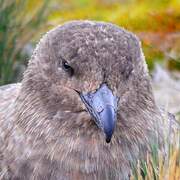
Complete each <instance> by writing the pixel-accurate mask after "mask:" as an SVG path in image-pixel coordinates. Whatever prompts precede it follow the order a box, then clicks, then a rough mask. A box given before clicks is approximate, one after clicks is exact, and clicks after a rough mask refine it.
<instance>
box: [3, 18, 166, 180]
mask: <svg viewBox="0 0 180 180" xmlns="http://www.w3.org/2000/svg"><path fill="white" fill-rule="evenodd" d="M103 82H105V83H106V84H107V85H108V87H109V88H110V89H111V90H112V92H113V95H115V96H117V97H119V98H120V99H119V101H118V105H117V107H118V108H117V122H116V126H115V129H114V133H113V135H112V138H111V142H110V143H106V141H105V138H104V133H103V132H102V129H100V128H99V127H98V126H97V125H96V123H95V122H94V120H93V118H92V116H91V115H90V114H89V113H88V112H87V110H86V108H85V105H84V103H83V102H82V100H81V99H80V97H79V95H78V93H77V92H84V93H86V92H94V91H95V90H97V89H98V88H99V86H100V85H101V84H102V83H103ZM161 119H162V118H161V114H160V111H159V110H158V108H157V106H156V104H155V101H154V96H153V93H152V88H151V82H150V77H149V74H148V71H147V67H146V63H145V60H144V56H143V53H142V50H141V45H140V42H139V40H138V39H137V37H136V36H135V35H133V34H132V33H130V32H128V31H126V30H124V29H121V28H119V27H117V26H115V25H112V24H109V23H102V22H92V21H73V22H69V23H66V24H65V25H63V26H59V27H57V28H55V29H53V30H51V31H50V32H48V33H47V34H46V35H45V36H44V37H43V38H42V39H41V41H40V43H39V44H38V46H37V48H36V49H35V51H34V53H33V55H32V58H31V60H30V61H29V64H28V68H27V70H26V72H25V74H24V78H23V81H22V83H21V84H14V85H6V86H2V87H1V88H0V179H13V180H14V179H20V180H21V179H22V180H23V179H24V180H28V179H37V180H41V179H42V180H45V179H47V180H50V179H52V180H55V179H58V180H61V179H62V180H66V179H67V180H70V179H128V177H129V175H130V173H131V172H130V164H131V162H135V161H136V160H137V159H138V158H140V157H144V155H145V154H146V153H147V152H148V151H150V144H152V143H158V144H161V143H162V141H163V133H164V132H163V129H162V128H161V127H162V126H161V122H162V120H161Z"/></svg>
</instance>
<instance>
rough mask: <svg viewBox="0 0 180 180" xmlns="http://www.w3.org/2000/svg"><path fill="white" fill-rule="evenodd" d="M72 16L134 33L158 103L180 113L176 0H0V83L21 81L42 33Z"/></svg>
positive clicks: (179, 20) (178, 3)
mask: <svg viewBox="0 0 180 180" xmlns="http://www.w3.org/2000/svg"><path fill="white" fill-rule="evenodd" d="M74 19H89V20H99V21H108V22H112V23H115V24H117V25H119V26H122V27H124V28H126V29H128V30H130V31H132V32H134V33H135V34H137V36H139V38H140V39H141V41H142V45H143V51H144V53H145V57H146V61H147V64H148V67H149V69H150V73H151V76H152V80H153V88H154V91H155V97H156V99H157V102H158V103H159V105H161V106H163V107H164V108H167V109H168V110H170V112H172V113H176V115H177V116H178V115H179V114H180V0H153V1H149V0H42V1H41V0H39V1H37V0H0V85H4V84H8V83H14V82H19V81H21V79H22V74H23V72H24V70H25V69H26V66H27V62H28V60H29V59H30V56H31V54H32V52H33V49H34V48H35V45H36V43H37V42H38V41H39V39H40V38H41V37H42V35H43V34H44V33H45V32H47V31H48V30H49V29H51V28H53V27H54V26H57V25H59V24H62V23H64V22H66V21H68V20H74Z"/></svg>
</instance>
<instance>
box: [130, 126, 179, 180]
mask: <svg viewBox="0 0 180 180" xmlns="http://www.w3.org/2000/svg"><path fill="white" fill-rule="evenodd" d="M171 142H173V143H171V144H170V142H169V141H166V146H167V147H168V150H167V154H166V155H164V154H163V153H162V152H160V151H159V150H158V146H156V145H154V146H152V153H151V154H148V155H147V158H146V161H143V160H139V161H138V163H137V166H136V167H134V168H133V173H132V176H131V178H130V179H131V180H179V179H180V132H179V129H177V131H176V132H175V134H174V136H173V139H172V141H171Z"/></svg>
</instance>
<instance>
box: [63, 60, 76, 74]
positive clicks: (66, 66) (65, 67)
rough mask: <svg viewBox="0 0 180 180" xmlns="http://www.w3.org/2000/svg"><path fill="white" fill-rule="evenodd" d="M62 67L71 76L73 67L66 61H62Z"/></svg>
mask: <svg viewBox="0 0 180 180" xmlns="http://www.w3.org/2000/svg"><path fill="white" fill-rule="evenodd" d="M62 67H63V69H64V71H66V72H67V73H68V74H69V75H70V76H73V74H74V69H73V68H72V67H71V66H70V65H69V64H68V63H67V61H63V62H62Z"/></svg>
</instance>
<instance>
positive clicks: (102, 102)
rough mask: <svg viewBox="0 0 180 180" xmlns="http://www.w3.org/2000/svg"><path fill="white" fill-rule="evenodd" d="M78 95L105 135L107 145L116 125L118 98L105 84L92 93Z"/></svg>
mask: <svg viewBox="0 0 180 180" xmlns="http://www.w3.org/2000/svg"><path fill="white" fill-rule="evenodd" d="M79 95H80V97H81V100H82V101H83V102H84V104H85V106H86V108H87V110H88V112H89V113H90V114H91V116H92V118H93V119H94V121H95V122H96V124H97V126H98V127H99V128H100V129H102V131H103V132H104V133H105V136H106V142H107V143H109V142H110V141H111V137H112V135H113V132H114V129H115V125H116V119H117V102H118V98H117V97H115V96H114V95H113V93H112V91H111V90H110V89H109V88H108V86H107V85H106V84H102V85H101V87H100V88H99V89H97V90H96V92H94V93H91V92H89V93H87V94H84V93H80V94H79Z"/></svg>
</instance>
